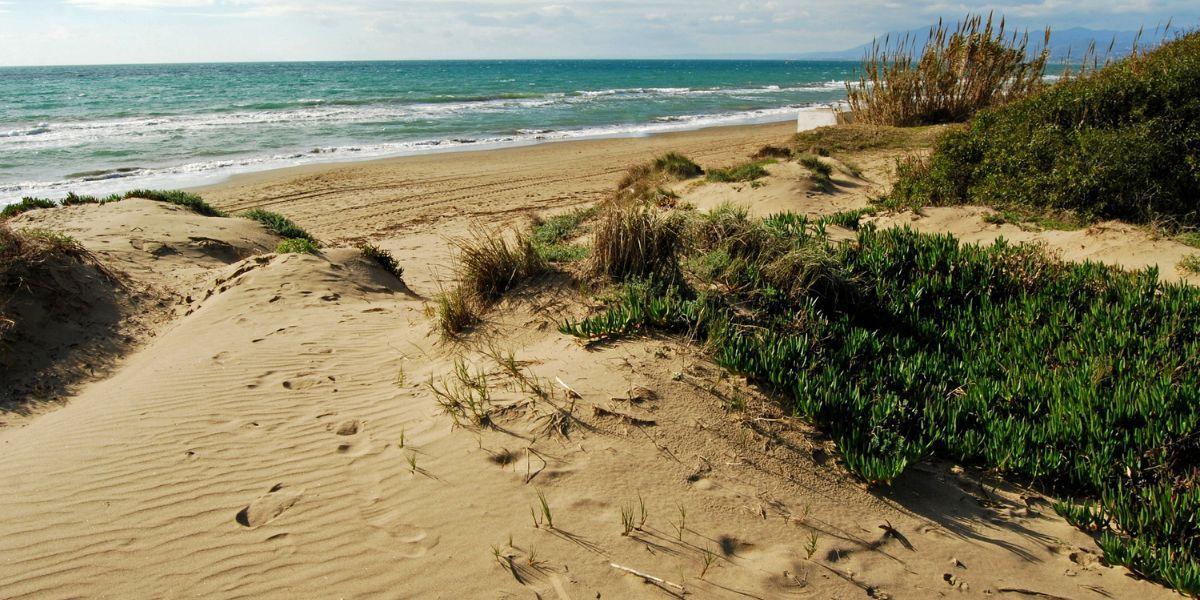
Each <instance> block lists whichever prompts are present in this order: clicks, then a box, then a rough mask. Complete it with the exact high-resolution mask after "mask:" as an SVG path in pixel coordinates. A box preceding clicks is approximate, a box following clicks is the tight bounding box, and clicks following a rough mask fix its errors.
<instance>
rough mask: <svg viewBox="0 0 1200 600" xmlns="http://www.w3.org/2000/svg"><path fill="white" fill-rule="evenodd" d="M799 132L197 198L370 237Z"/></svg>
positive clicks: (393, 163)
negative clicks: (645, 164)
mask: <svg viewBox="0 0 1200 600" xmlns="http://www.w3.org/2000/svg"><path fill="white" fill-rule="evenodd" d="M795 132H796V122H795V120H789V121H783V122H775V123H766V124H758V125H734V126H719V127H708V128H702V129H696V130H690V131H676V132H669V133H661V134H655V135H648V136H638V137H617V138H603V139H588V140H567V141H562V142H553V143H543V144H533V145H527V146H519V147H506V148H497V149H482V148H480V149H472V150H470V151H464V152H439V153H433V154H420V155H412V156H398V157H388V158H376V159H370V160H361V161H350V162H341V163H320V164H309V165H299V166H294V167H286V168H282V169H273V170H268V171H260V172H254V173H242V174H238V175H234V176H232V177H230V178H228V179H226V180H225V181H223V182H220V183H215V184H212V185H205V186H196V187H192V188H189V191H192V192H196V193H199V194H201V195H203V196H204V197H205V199H206V200H207V201H208V202H210V203H211V204H213V205H214V206H217V207H219V208H221V209H222V210H225V211H227V212H231V213H236V212H241V211H245V210H249V209H251V208H265V209H269V210H272V211H276V212H280V213H282V214H284V215H286V216H288V217H289V218H291V219H293V220H295V221H296V222H297V223H301V224H303V225H304V226H305V227H306V228H308V229H309V230H310V231H312V232H313V233H314V234H316V235H318V236H320V237H322V239H329V240H331V241H332V240H338V239H362V238H366V237H370V236H373V235H377V234H382V233H391V232H395V231H397V230H400V229H407V228H408V226H409V225H414V224H417V223H420V224H422V227H423V228H424V227H428V225H429V223H430V222H431V221H433V222H437V221H441V220H444V219H450V220H454V219H458V218H463V217H465V218H476V217H482V216H487V217H488V218H489V219H490V220H495V219H498V218H504V215H510V214H516V213H527V212H529V211H541V210H551V209H557V208H564V207H568V206H574V205H578V204H583V203H586V202H589V201H594V200H597V199H599V198H601V197H603V195H604V194H606V193H608V191H609V190H611V189H612V186H613V185H614V184H615V183H616V181H617V180H618V179H619V178H620V176H621V174H622V173H624V172H625V171H626V169H628V167H629V166H630V165H632V164H635V163H637V162H640V161H644V160H649V159H651V158H653V157H655V156H659V155H661V154H663V153H665V152H669V151H677V152H681V153H683V154H686V155H688V156H690V157H692V158H693V159H694V160H696V161H697V162H699V163H700V164H701V165H702V166H705V167H713V166H727V165H731V164H735V163H738V162H743V161H745V160H747V159H748V158H749V157H750V155H751V154H753V153H754V152H755V151H757V150H758V149H759V148H761V147H762V146H764V145H767V144H774V145H779V144H784V143H787V142H788V141H789V140H790V138H791V136H792V135H794V134H795ZM333 207H337V209H336V210H331V208H333Z"/></svg>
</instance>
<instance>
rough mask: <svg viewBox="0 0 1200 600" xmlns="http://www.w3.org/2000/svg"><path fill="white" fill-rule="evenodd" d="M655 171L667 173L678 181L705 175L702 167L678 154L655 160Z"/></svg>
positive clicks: (667, 154) (670, 154)
mask: <svg viewBox="0 0 1200 600" xmlns="http://www.w3.org/2000/svg"><path fill="white" fill-rule="evenodd" d="M654 170H656V171H659V172H662V173H667V174H668V175H670V176H672V177H675V178H676V179H691V178H693V177H699V176H701V175H703V174H704V169H701V168H700V165H698V164H696V163H695V162H694V161H692V159H690V158H688V157H686V156H684V155H682V154H679V153H678V152H668V153H666V154H664V155H662V156H660V157H658V158H656V159H654Z"/></svg>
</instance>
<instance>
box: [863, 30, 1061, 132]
mask: <svg viewBox="0 0 1200 600" xmlns="http://www.w3.org/2000/svg"><path fill="white" fill-rule="evenodd" d="M1049 40H1050V30H1049V29H1047V30H1046V32H1045V42H1046V43H1044V44H1043V50H1042V52H1041V53H1040V54H1039V55H1037V56H1036V57H1034V58H1033V59H1030V58H1029V57H1028V46H1029V34H1028V33H1026V34H1022V35H1017V34H1015V33H1014V34H1011V35H1010V34H1009V33H1008V32H1007V31H1006V30H1005V22H1004V19H1003V18H1001V19H1000V22H999V23H998V24H994V23H993V19H992V16H991V15H990V14H989V15H988V17H987V19H986V20H985V19H984V18H983V17H982V16H980V15H969V16H967V17H966V18H965V19H963V20H962V21H961V22H959V23H958V25H957V26H956V27H954V28H953V29H951V28H950V27H948V26H946V25H944V24H942V22H941V21H939V22H938V24H937V25H936V26H934V27H933V28H931V29H930V31H929V38H928V40H927V41H926V42H925V46H924V48H923V49H922V50H921V52H920V54H917V53H916V41H915V40H913V39H912V38H910V37H908V36H905V37H904V38H903V39H901V40H898V41H897V43H895V44H893V43H892V40H890V39H888V38H884V40H883V41H882V42H880V41H879V40H876V41H875V42H874V43H873V44H872V46H871V51H870V52H869V53H868V54H867V56H866V57H864V58H863V63H862V69H863V72H862V74H861V75H860V76H859V80H858V81H857V82H848V83H847V84H846V94H847V101H848V103H849V105H850V114H851V115H852V118H853V120H854V122H856V123H867V124H875V125H898V126H908V125H928V124H932V123H953V122H960V121H965V120H967V119H968V118H969V117H970V116H971V115H973V114H975V113H976V112H977V111H979V110H981V109H984V108H988V107H990V106H996V105H999V104H1003V103H1006V102H1009V101H1012V100H1016V99H1019V98H1024V97H1026V96H1028V95H1030V94H1032V93H1034V92H1037V91H1038V90H1040V89H1042V88H1043V87H1044V86H1045V83H1044V82H1043V80H1042V76H1043V74H1044V73H1045V68H1046V60H1047V58H1048V57H1049V50H1048V46H1049Z"/></svg>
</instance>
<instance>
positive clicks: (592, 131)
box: [0, 105, 833, 206]
mask: <svg viewBox="0 0 1200 600" xmlns="http://www.w3.org/2000/svg"><path fill="white" fill-rule="evenodd" d="M832 110H833V105H813V106H806V107H797V108H794V109H788V108H779V109H771V110H770V111H768V112H766V113H765V114H764V113H763V111H747V112H745V113H740V114H738V115H729V116H721V115H709V117H710V118H717V119H719V120H720V119H725V120H728V122H717V123H715V124H714V123H711V122H708V121H704V120H698V123H689V122H687V121H678V122H663V123H629V124H616V125H610V126H594V127H588V128H583V129H572V130H563V131H556V132H545V133H543V134H537V135H535V136H533V137H526V138H521V137H519V136H506V137H487V138H483V139H474V138H462V139H444V140H443V139H437V140H412V141H407V142H396V143H393V144H386V145H388V146H395V148H393V149H391V150H382V151H381V150H378V149H376V150H367V151H366V152H363V148H370V147H371V146H370V145H369V144H368V145H366V146H348V147H346V148H350V149H352V150H348V149H346V148H340V147H339V148H335V149H333V150H323V151H321V152H314V151H310V152H307V153H291V154H280V155H275V156H266V157H262V156H257V157H255V156H249V157H241V158H230V159H228V160H217V161H212V162H215V163H219V164H218V166H216V167H213V168H212V169H211V170H207V171H196V170H195V169H197V168H199V167H198V165H203V164H205V163H187V164H183V165H176V166H173V167H158V168H151V169H141V168H133V167H131V168H128V169H125V171H133V172H134V173H133V174H128V175H126V174H123V173H122V174H119V175H118V174H117V173H118V172H119V171H122V170H121V169H117V170H105V171H104V172H105V173H107V172H108V171H112V172H113V176H111V177H95V178H93V179H91V180H86V179H79V180H75V179H61V180H53V181H36V182H13V183H11V184H7V185H11V186H13V188H14V189H12V190H9V191H5V192H2V193H0V206H3V205H5V204H9V203H12V202H17V201H19V200H20V199H21V198H22V197H27V196H32V197H47V198H50V199H60V198H62V197H64V196H66V195H67V193H76V194H83V195H94V196H104V195H107V194H111V193H119V192H123V191H126V190H129V189H147V188H155V189H157V188H162V189H200V188H206V187H211V186H216V185H220V184H222V183H226V182H228V181H230V180H232V179H233V178H236V177H239V176H243V175H251V174H256V173H269V172H273V171H277V170H284V169H292V168H298V167H309V166H322V165H338V164H350V163H358V162H370V161H375V160H387V159H395V158H404V157H412V156H427V155H437V154H448V153H458V152H484V151H491V150H501V149H509V148H525V147H530V146H539V145H544V144H556V143H562V142H579V141H594V140H605V139H629V138H641V137H651V136H657V135H668V134H673V133H687V132H691V131H703V130H706V129H712V128H719V127H745V126H753V125H768V124H776V123H786V122H798V121H800V120H805V121H811V123H812V126H813V127H816V126H820V125H823V124H827V123H826V122H827V121H828V122H830V123H831V122H832V119H830V118H828V117H827V115H828V114H829V113H831V112H832ZM782 111H788V115H789V116H788V117H787V118H781V117H783V114H782ZM805 115H807V118H806V117H805ZM556 136H557V137H556ZM141 171H150V172H149V173H140V172H141ZM86 172H88V171H82V172H81V173H86ZM99 172H100V171H97V173H99ZM21 186H30V187H21Z"/></svg>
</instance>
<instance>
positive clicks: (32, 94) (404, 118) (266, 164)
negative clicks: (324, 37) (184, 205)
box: [0, 60, 855, 204]
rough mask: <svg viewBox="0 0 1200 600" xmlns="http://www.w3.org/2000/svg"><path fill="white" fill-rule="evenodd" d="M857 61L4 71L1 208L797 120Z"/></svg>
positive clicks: (834, 93)
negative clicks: (409, 158)
mask: <svg viewBox="0 0 1200 600" xmlns="http://www.w3.org/2000/svg"><path fill="white" fill-rule="evenodd" d="M854 66H855V65H854V64H853V63H848V62H816V61H758V60H756V61H736V60H588V61H577V60H537V61H520V60H505V61H396V62H312V63H300V62H295V63H290V62H284V63H231V64H172V65H113V66H56V67H6V68H0V204H7V203H10V202H14V201H17V200H19V199H20V198H22V197H26V196H36V197H46V198H59V197H62V196H64V195H66V194H67V192H76V193H81V194H97V195H99V194H108V193H114V192H121V191H125V190H128V189H135V188H145V187H171V188H174V187H190V186H196V185H202V184H206V183H215V182H217V181H220V180H221V179H224V178H227V177H229V176H230V175H232V174H236V173H243V172H248V171H259V170H265V169H273V168H279V167H287V166H293V165H301V164H307V163H314V162H328V161H348V160H362V159H366V158H375V157H384V156H398V155H407V154H419V153H429V152H443V151H453V150H467V149H475V148H496V147H503V146H515V145H526V144H535V143H546V142H553V141H560V140H571V139H582V138H599V137H619V136H641V135H649V134H653V133H659V132H667V131H680V130H688V129H699V128H703V127H710V126H716V125H734V124H749V123H765V122H772V121H785V120H795V119H797V118H800V119H801V120H803V119H804V115H805V114H818V113H821V114H823V115H824V116H825V117H827V116H828V110H829V107H830V106H831V105H834V104H836V103H838V102H840V101H842V100H843V99H844V98H845V83H844V82H845V81H846V80H847V79H849V78H851V77H853V73H852V70H853V68H854Z"/></svg>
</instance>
